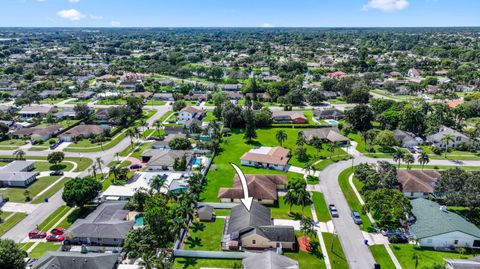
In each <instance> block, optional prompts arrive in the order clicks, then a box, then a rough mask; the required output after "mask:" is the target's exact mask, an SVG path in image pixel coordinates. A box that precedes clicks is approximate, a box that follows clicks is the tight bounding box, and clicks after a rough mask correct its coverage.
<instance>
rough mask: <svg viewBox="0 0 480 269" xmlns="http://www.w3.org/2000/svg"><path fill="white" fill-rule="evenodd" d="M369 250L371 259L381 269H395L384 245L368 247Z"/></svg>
mask: <svg viewBox="0 0 480 269" xmlns="http://www.w3.org/2000/svg"><path fill="white" fill-rule="evenodd" d="M370 250H371V251H372V255H373V258H374V259H375V261H376V262H377V263H378V264H380V265H381V266H382V269H396V267H395V264H394V263H393V262H392V259H390V256H389V255H388V252H387V249H386V248H385V246H384V245H373V246H370Z"/></svg>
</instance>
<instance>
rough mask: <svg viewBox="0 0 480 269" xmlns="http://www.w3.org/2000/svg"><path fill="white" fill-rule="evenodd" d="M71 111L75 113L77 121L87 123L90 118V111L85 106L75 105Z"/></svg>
mask: <svg viewBox="0 0 480 269" xmlns="http://www.w3.org/2000/svg"><path fill="white" fill-rule="evenodd" d="M73 111H75V115H76V118H77V119H79V120H86V121H88V120H89V119H90V118H91V116H92V109H90V107H89V106H88V105H87V104H76V105H75V106H74V107H73Z"/></svg>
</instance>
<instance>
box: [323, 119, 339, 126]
mask: <svg viewBox="0 0 480 269" xmlns="http://www.w3.org/2000/svg"><path fill="white" fill-rule="evenodd" d="M325 121H326V122H328V123H329V124H330V125H332V126H337V125H338V121H336V120H325Z"/></svg>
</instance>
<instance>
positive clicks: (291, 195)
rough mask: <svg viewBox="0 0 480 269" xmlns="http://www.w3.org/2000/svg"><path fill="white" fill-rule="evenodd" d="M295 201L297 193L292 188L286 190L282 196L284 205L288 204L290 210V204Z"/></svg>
mask: <svg viewBox="0 0 480 269" xmlns="http://www.w3.org/2000/svg"><path fill="white" fill-rule="evenodd" d="M296 201H297V194H296V192H295V190H293V189H290V190H288V191H287V193H286V194H285V196H283V202H284V203H285V204H286V205H289V206H290V210H289V212H292V206H293V205H294V204H296Z"/></svg>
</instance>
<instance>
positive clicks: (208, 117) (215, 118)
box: [202, 111, 217, 121]
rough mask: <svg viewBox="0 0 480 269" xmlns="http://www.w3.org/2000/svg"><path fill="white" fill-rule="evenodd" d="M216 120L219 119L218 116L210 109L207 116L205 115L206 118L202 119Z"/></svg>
mask: <svg viewBox="0 0 480 269" xmlns="http://www.w3.org/2000/svg"><path fill="white" fill-rule="evenodd" d="M216 120H217V117H215V116H214V115H213V112H211V111H208V112H207V116H205V118H203V120H202V121H216Z"/></svg>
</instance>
